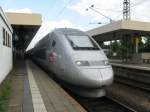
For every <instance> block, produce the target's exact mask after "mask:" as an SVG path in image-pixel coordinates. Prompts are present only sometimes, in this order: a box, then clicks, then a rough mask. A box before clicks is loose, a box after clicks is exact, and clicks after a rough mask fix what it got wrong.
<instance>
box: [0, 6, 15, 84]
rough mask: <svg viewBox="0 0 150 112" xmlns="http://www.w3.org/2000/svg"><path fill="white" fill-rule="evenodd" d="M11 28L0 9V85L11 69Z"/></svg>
mask: <svg viewBox="0 0 150 112" xmlns="http://www.w3.org/2000/svg"><path fill="white" fill-rule="evenodd" d="M12 33H13V30H12V27H11V26H10V24H9V23H8V19H7V17H6V15H5V13H4V12H3V10H2V8H1V7H0V83H1V82H2V81H3V80H4V79H5V77H6V76H7V75H8V73H9V72H10V71H11V69H12V66H13V65H12Z"/></svg>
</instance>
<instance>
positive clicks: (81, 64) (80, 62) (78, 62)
mask: <svg viewBox="0 0 150 112" xmlns="http://www.w3.org/2000/svg"><path fill="white" fill-rule="evenodd" d="M75 63H76V65H78V66H89V62H88V61H76V62H75Z"/></svg>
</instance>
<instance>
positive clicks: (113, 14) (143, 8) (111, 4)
mask: <svg viewBox="0 0 150 112" xmlns="http://www.w3.org/2000/svg"><path fill="white" fill-rule="evenodd" d="M92 4H94V9H96V10H97V11H99V12H100V13H102V14H104V15H106V16H108V17H110V18H112V19H114V20H119V19H122V9H123V0H92V1H91V0H79V2H78V3H76V4H74V5H72V6H69V7H68V8H70V9H72V10H74V11H76V12H77V13H79V14H80V15H81V16H90V17H92V18H93V21H95V20H96V21H99V22H109V20H108V19H106V18H105V17H104V16H102V15H101V14H98V13H96V12H94V11H92V10H91V9H89V10H88V11H86V9H87V8H88V7H90V6H91V5H92ZM133 4H135V6H133ZM132 6H133V7H132ZM149 6H150V1H149V0H145V1H143V0H134V1H133V0H132V1H131V18H132V19H133V20H140V21H150V13H149V10H150V7H149Z"/></svg>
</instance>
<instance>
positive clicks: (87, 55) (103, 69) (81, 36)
mask: <svg viewBox="0 0 150 112" xmlns="http://www.w3.org/2000/svg"><path fill="white" fill-rule="evenodd" d="M30 52H31V55H32V57H33V59H34V60H36V61H37V62H38V63H39V64H40V65H42V66H43V67H44V68H46V69H48V70H50V71H52V72H53V73H55V74H56V76H57V77H58V78H59V79H61V80H62V81H64V82H65V83H67V85H68V86H69V87H70V89H71V90H73V91H74V92H76V93H78V94H79V95H82V96H86V97H101V96H104V95H105V87H106V86H108V85H110V84H112V82H113V70H112V67H111V65H110V64H109V62H108V59H107V57H106V56H105V54H104V52H103V50H102V49H101V48H100V47H99V45H98V44H97V43H96V41H95V40H94V39H93V38H91V37H89V36H88V35H87V34H85V33H84V32H82V31H79V30H77V29H71V28H57V29H55V30H53V31H52V32H50V33H48V34H47V35H46V36H45V37H44V38H43V39H41V40H40V41H39V42H38V43H37V44H36V45H35V47H34V48H33V49H32V50H31V51H30Z"/></svg>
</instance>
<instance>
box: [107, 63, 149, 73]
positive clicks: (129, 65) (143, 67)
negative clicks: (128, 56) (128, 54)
mask: <svg viewBox="0 0 150 112" xmlns="http://www.w3.org/2000/svg"><path fill="white" fill-rule="evenodd" d="M109 61H110V63H111V65H112V66H117V67H125V68H131V69H138V70H145V71H150V64H132V63H123V62H122V61H121V60H109Z"/></svg>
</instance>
